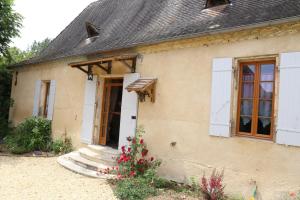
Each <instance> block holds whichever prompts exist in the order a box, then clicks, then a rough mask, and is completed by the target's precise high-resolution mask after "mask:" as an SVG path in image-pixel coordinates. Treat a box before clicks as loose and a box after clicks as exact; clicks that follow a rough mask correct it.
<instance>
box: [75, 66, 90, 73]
mask: <svg viewBox="0 0 300 200" xmlns="http://www.w3.org/2000/svg"><path fill="white" fill-rule="evenodd" d="M76 68H78V69H79V70H81V71H83V72H84V73H86V74H88V71H87V70H85V69H83V68H82V67H76Z"/></svg>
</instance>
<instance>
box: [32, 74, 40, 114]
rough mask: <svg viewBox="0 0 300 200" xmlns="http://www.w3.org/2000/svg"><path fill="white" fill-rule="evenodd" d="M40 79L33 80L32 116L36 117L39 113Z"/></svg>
mask: <svg viewBox="0 0 300 200" xmlns="http://www.w3.org/2000/svg"><path fill="white" fill-rule="evenodd" d="M41 87H42V81H41V80H37V81H36V82H35V91H34V100H33V111H32V116H34V117H37V116H38V115H39V106H40V96H41Z"/></svg>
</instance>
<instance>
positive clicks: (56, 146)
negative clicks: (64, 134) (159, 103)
mask: <svg viewBox="0 0 300 200" xmlns="http://www.w3.org/2000/svg"><path fill="white" fill-rule="evenodd" d="M51 150H52V151H53V152H54V153H55V154H59V153H62V154H65V153H69V152H71V151H73V146H72V142H71V139H70V138H66V139H65V140H62V139H57V140H54V141H53V143H52V144H51Z"/></svg>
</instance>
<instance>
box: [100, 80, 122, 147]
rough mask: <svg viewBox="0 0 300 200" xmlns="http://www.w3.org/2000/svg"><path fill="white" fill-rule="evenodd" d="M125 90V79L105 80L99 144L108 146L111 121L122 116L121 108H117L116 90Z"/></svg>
mask: <svg viewBox="0 0 300 200" xmlns="http://www.w3.org/2000/svg"><path fill="white" fill-rule="evenodd" d="M122 89H123V79H120V78H113V79H105V83H104V91H103V97H102V112H101V122H100V137H99V144H101V145H106V143H107V139H108V138H107V137H108V135H109V132H110V130H111V126H112V124H111V119H112V118H113V117H114V116H116V115H117V116H120V115H121V107H118V106H116V105H115V104H116V102H115V101H116V100H115V98H116V97H114V94H115V92H116V90H122Z"/></svg>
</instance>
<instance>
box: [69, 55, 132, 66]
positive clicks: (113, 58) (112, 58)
mask: <svg viewBox="0 0 300 200" xmlns="http://www.w3.org/2000/svg"><path fill="white" fill-rule="evenodd" d="M137 56H138V54H124V55H119V56H107V57H104V58H98V59H95V60H91V61H81V62H72V63H69V66H71V67H80V66H86V65H94V64H96V63H104V62H110V61H119V60H131V59H136V57H137Z"/></svg>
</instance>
